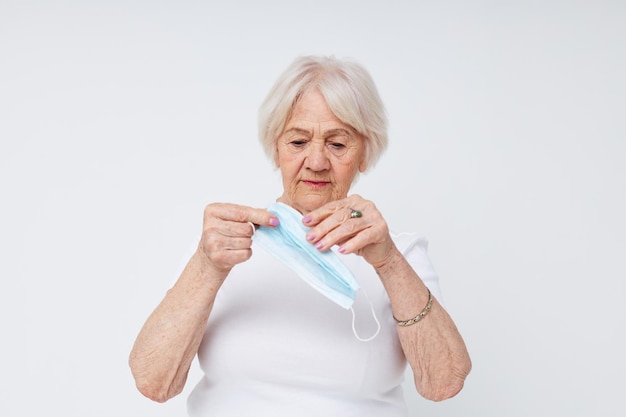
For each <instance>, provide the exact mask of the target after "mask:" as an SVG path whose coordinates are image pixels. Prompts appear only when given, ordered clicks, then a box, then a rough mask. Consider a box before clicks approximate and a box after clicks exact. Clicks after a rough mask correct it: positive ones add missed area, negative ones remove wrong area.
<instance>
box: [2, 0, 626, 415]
mask: <svg viewBox="0 0 626 417" xmlns="http://www.w3.org/2000/svg"><path fill="white" fill-rule="evenodd" d="M625 31H626V5H625V4H624V3H623V2H621V1H602V0H599V1H566V0H562V1H551V0H545V1H517V2H513V1H496V0H493V1H485V0H478V1H473V2H469V1H468V2H466V1H460V0H459V1H451V0H441V1H418V0H413V1H409V0H389V1H371V0H366V1H363V0H359V1H357V0H352V1H341V0H318V1H315V2H312V1H306V2H305V1H287V0H266V1H259V2H256V1H252V0H249V1H243V0H239V1H237V0H235V1H230V2H225V1H224V2H217V1H204V2H202V1H189V0H179V1H161V0H155V1H130V2H128V1H90V2H78V1H54V2H53V1H47V2H46V1H39V2H38V1H32V0H23V1H11V0H2V2H0V141H1V146H0V196H1V199H2V200H1V201H2V203H1V204H0V278H1V284H0V285H1V286H0V334H1V335H2V343H1V344H0V346H1V347H0V352H1V353H2V354H1V355H0V369H1V370H2V378H1V379H0V415H2V416H3V417H17V416H39V415H63V416H68V417H69V416H81V417H82V416H154V417H159V416H184V415H185V397H186V395H187V393H188V392H189V391H190V389H191V388H192V386H193V385H194V384H195V382H196V381H197V379H198V377H199V373H198V372H197V369H195V368H194V370H192V372H191V375H190V381H189V382H188V385H187V387H186V389H185V392H184V393H183V394H182V395H181V396H179V397H177V398H175V399H173V400H171V401H169V402H168V403H165V404H156V403H152V402H151V401H149V400H147V399H145V398H143V397H142V396H141V395H140V394H139V393H138V391H136V390H135V388H134V384H133V381H132V378H131V375H130V371H129V369H128V366H127V358H128V353H129V351H130V349H131V346H132V343H133V341H134V338H135V336H136V334H137V332H138V331H139V328H140V326H141V325H142V324H143V322H144V320H145V319H146V318H147V316H148V314H149V313H150V312H151V310H152V309H153V308H154V307H155V306H156V304H157V303H158V302H159V301H160V299H161V297H162V296H163V295H164V293H165V291H166V289H167V288H168V286H169V285H170V283H171V282H172V280H173V279H174V278H175V277H176V275H177V274H178V272H179V269H180V267H181V262H182V261H183V260H184V257H185V256H186V253H187V252H188V250H189V248H190V247H192V246H193V244H194V243H195V239H196V237H197V235H198V234H199V231H200V227H201V218H202V210H203V208H204V206H205V205H206V204H207V203H210V202H213V201H230V202H236V203H240V204H250V205H256V206H263V205H264V204H267V203H268V202H269V201H272V200H273V199H275V198H276V197H277V196H278V195H279V193H280V191H281V187H280V181H279V177H278V174H277V172H275V171H274V170H273V167H272V165H271V164H270V162H269V161H268V160H266V159H265V157H264V155H263V153H262V151H261V147H260V145H259V144H258V140H257V136H256V121H257V119H256V111H257V108H258V106H259V104H260V103H261V101H262V99H263V97H264V96H265V94H266V92H267V91H268V89H269V88H270V86H271V84H272V83H273V82H274V80H275V78H276V77H277V76H278V74H279V73H280V72H281V71H282V70H283V69H284V68H285V67H286V66H287V65H288V64H289V63H290V62H291V61H292V59H293V58H295V57H296V56H298V55H304V54H333V55H335V56H338V57H349V58H354V59H356V60H357V61H359V62H361V63H362V64H364V65H365V66H366V67H367V68H368V69H369V70H370V72H371V73H372V75H373V77H374V79H375V81H376V83H377V85H378V88H379V90H380V93H381V95H382V97H383V100H384V102H385V103H386V106H387V111H388V115H389V120H390V138H391V142H390V147H389V150H388V152H387V153H386V154H385V155H384V156H383V158H382V159H381V161H380V163H379V164H378V165H377V166H376V167H375V168H374V170H372V172H370V173H369V174H367V175H364V176H362V177H361V178H360V180H359V182H358V183H357V185H356V187H355V190H354V191H355V192H358V193H360V194H362V195H363V196H364V197H366V198H369V199H371V200H373V201H374V202H375V203H376V204H377V206H378V207H379V209H380V210H381V211H382V213H383V214H384V215H385V216H386V218H387V220H388V223H389V224H390V226H391V227H392V228H393V229H395V230H402V231H417V232H421V233H423V234H424V235H426V236H427V237H428V238H429V241H430V256H431V259H432V261H433V262H434V265H435V268H436V269H437V271H438V273H439V275H440V280H441V286H442V289H443V292H444V297H445V302H446V306H447V308H448V310H449V312H450V313H451V315H452V316H453V318H454V319H455V321H456V323H457V325H458V327H459V329H460V331H461V333H462V334H463V336H464V338H465V340H466V342H467V345H468V348H469V350H470V353H471V356H472V359H473V366H474V368H473V371H472V373H471V375H470V377H469V378H468V380H467V383H466V387H465V389H464V390H463V391H462V393H461V394H459V395H458V396H457V397H456V398H454V399H452V400H449V401H446V402H443V403H432V402H428V401H426V400H423V399H421V398H420V397H419V396H418V395H417V394H415V393H414V392H413V386H412V382H411V381H408V382H407V384H406V391H407V397H408V401H409V403H410V406H411V410H412V411H411V413H412V414H411V415H412V416H483V417H502V416H509V417H528V416H569V417H574V416H615V415H619V414H620V413H621V412H622V413H623V411H624V404H623V401H622V400H620V398H621V397H622V396H623V392H624V389H625V388H626V383H625V382H624V375H625V374H626V361H625V360H624V353H623V352H625V351H626V342H625V341H624V333H625V329H626V326H625V325H626V320H625V319H626V317H625V316H626V314H625V312H626V309H625V307H624V302H623V300H624V296H625V295H626V286H625V284H624V280H625V279H626V267H625V266H624V260H625V259H626V255H625V253H626V220H624V217H625V213H626V168H625V165H626V135H625V134H626V128H625V119H626V118H625V109H626V99H625V97H626V83H625V81H624V74H625V73H626V62H625V57H626V34H625ZM194 366H196V364H194Z"/></svg>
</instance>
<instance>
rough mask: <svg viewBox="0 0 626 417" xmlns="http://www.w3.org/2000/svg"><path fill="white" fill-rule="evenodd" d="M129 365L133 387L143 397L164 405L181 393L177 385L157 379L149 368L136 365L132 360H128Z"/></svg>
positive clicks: (180, 388)
mask: <svg viewBox="0 0 626 417" xmlns="http://www.w3.org/2000/svg"><path fill="white" fill-rule="evenodd" d="M129 365H130V369H131V373H132V375H133V378H134V379H135V386H136V387H137V390H138V391H139V392H140V393H141V394H142V395H143V396H144V397H146V398H149V399H151V400H152V401H156V402H159V403H164V402H166V401H167V400H169V399H171V398H173V397H175V396H177V395H178V394H180V393H181V392H182V387H178V386H177V385H178V384H173V383H172V382H171V381H167V380H166V379H165V378H161V377H158V376H157V375H155V373H154V371H153V370H151V369H150V367H145V366H140V365H138V364H137V363H136V362H135V361H133V358H131V359H130V361H129Z"/></svg>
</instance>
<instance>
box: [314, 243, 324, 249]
mask: <svg viewBox="0 0 626 417" xmlns="http://www.w3.org/2000/svg"><path fill="white" fill-rule="evenodd" d="M322 246H324V245H323V244H322V242H317V243H316V244H315V247H316V248H317V249H322Z"/></svg>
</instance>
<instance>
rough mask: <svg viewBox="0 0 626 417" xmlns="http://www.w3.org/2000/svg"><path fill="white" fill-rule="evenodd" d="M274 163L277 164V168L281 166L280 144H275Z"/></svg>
mask: <svg viewBox="0 0 626 417" xmlns="http://www.w3.org/2000/svg"><path fill="white" fill-rule="evenodd" d="M274 165H276V168H280V162H279V158H278V146H274Z"/></svg>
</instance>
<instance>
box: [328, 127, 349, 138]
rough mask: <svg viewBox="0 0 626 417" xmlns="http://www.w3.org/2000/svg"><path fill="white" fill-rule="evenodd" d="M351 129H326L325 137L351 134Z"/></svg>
mask: <svg viewBox="0 0 626 417" xmlns="http://www.w3.org/2000/svg"><path fill="white" fill-rule="evenodd" d="M350 133H351V132H350V131H349V130H348V129H341V128H339V129H329V130H326V131H324V137H326V138H329V137H332V136H341V135H343V136H350Z"/></svg>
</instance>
